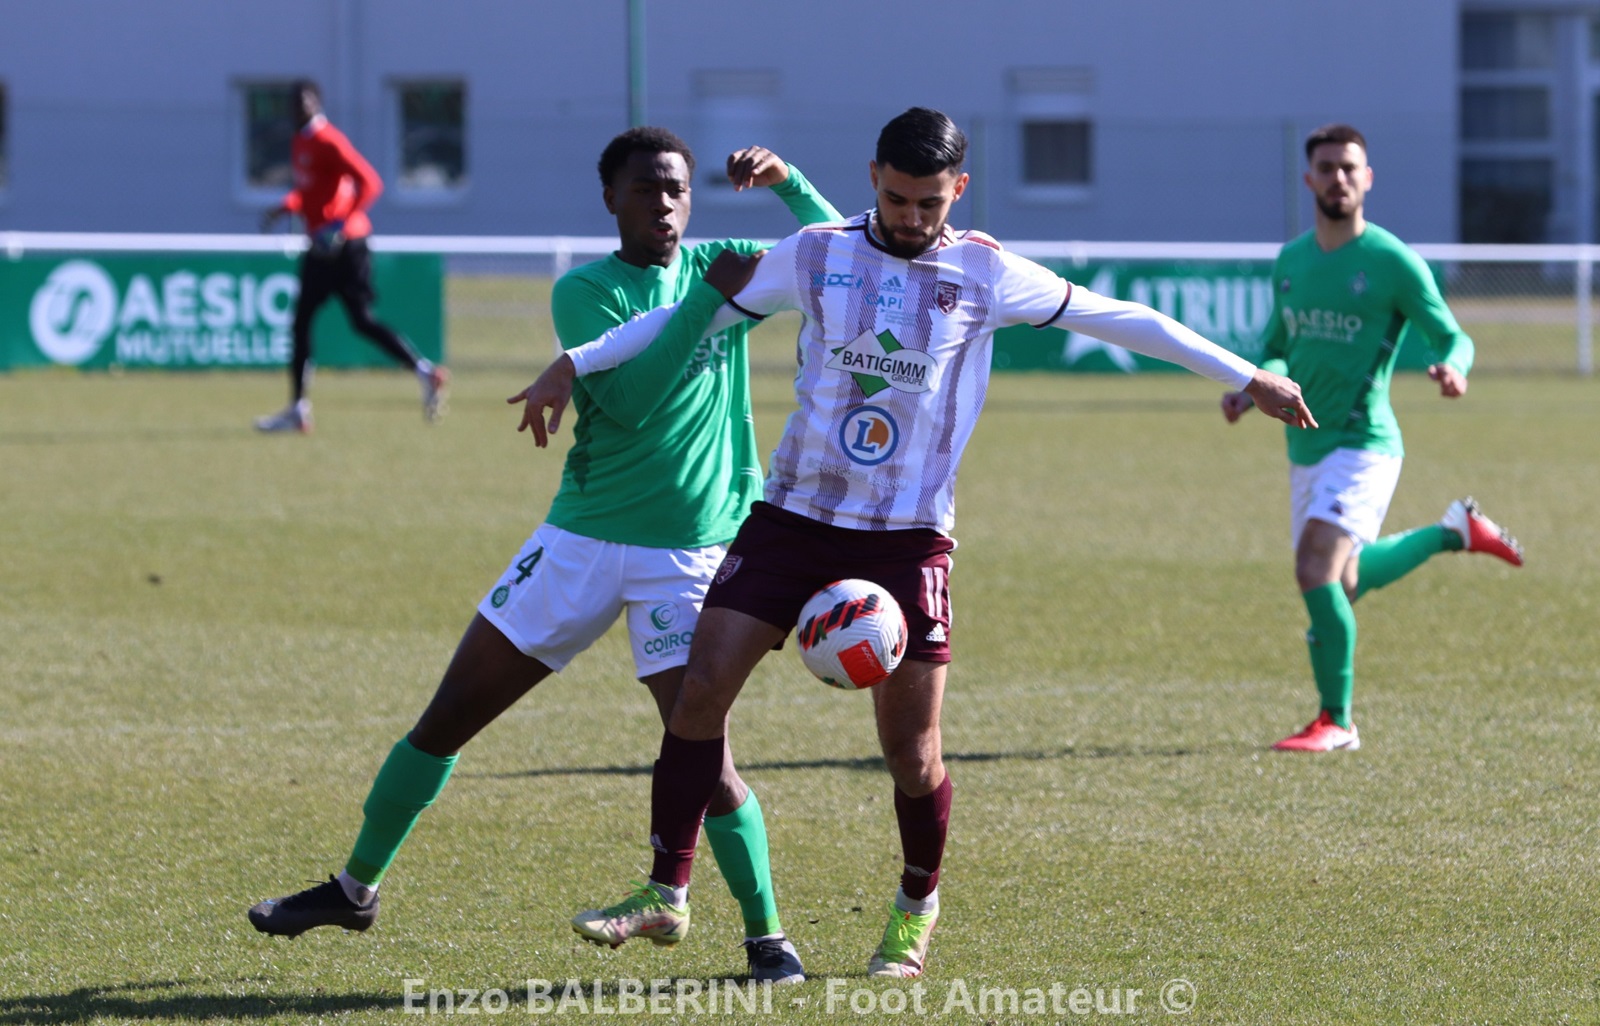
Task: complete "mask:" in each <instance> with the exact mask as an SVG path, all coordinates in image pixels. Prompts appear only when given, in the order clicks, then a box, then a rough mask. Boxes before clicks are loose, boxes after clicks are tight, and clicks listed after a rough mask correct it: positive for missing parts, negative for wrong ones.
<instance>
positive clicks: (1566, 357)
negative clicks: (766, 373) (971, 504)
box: [0, 231, 1600, 376]
mask: <svg viewBox="0 0 1600 1026" xmlns="http://www.w3.org/2000/svg"><path fill="white" fill-rule="evenodd" d="M691 241H692V240H691ZM304 244H305V243H304V240H303V239H302V238H301V237H299V236H296V235H190V234H121V233H97V232H4V231H0V259H5V258H11V259H15V258H17V257H19V256H21V255H22V254H24V253H42V252H76V253H97V252H98V253H137V252H149V253H171V252H210V253H216V252H231V253H240V252H255V253H262V252H266V253H284V254H287V255H291V256H292V255H295V254H297V253H298V252H299V251H300V250H301V249H302V248H303V247H304ZM372 248H373V249H374V250H378V251H385V252H391V253H402V252H403V253H438V254H440V255H442V256H444V257H445V258H446V259H447V261H448V264H447V266H448V267H449V269H450V271H451V273H454V274H469V275H470V274H485V273H490V274H496V273H497V274H520V275H529V276H535V275H544V276H549V277H559V276H560V275H562V274H564V273H565V272H566V271H567V270H568V269H570V268H571V267H572V266H573V265H574V264H575V263H583V262H586V261H588V260H592V259H595V258H597V257H600V256H602V255H604V254H606V253H609V252H611V251H612V250H613V249H615V248H616V239H615V238H614V237H612V236H559V235H552V236H540V235H530V236H493V235H472V236H468V235H381V234H380V235H376V236H374V237H373V239H372ZM1006 248H1008V249H1010V250H1012V251H1013V252H1016V253H1019V254H1021V255H1023V256H1027V257H1030V258H1032V259H1035V260H1040V261H1044V262H1047V263H1050V264H1051V265H1052V266H1057V267H1062V268H1064V269H1065V270H1066V273H1067V274H1068V276H1069V277H1070V276H1072V274H1071V270H1070V268H1072V267H1074V266H1076V267H1084V268H1090V267H1094V266H1100V265H1105V264H1119V265H1120V264H1131V265H1138V264H1158V265H1165V266H1168V267H1178V268H1181V267H1183V266H1185V265H1203V266H1204V267H1205V268H1207V269H1208V271H1209V270H1210V269H1214V268H1217V267H1219V266H1225V265H1228V264H1237V265H1241V266H1254V265H1258V264H1259V262H1262V261H1268V262H1270V261H1271V260H1272V259H1273V258H1274V257H1275V256H1276V255H1277V251H1278V244H1277V243H1254V242H1249V243H1205V242H1007V243H1006ZM1414 248H1415V249H1416V250H1417V252H1418V253H1420V254H1421V255H1422V256H1423V257H1424V258H1425V259H1427V260H1428V261H1430V262H1431V263H1433V264H1435V266H1437V267H1440V268H1441V269H1442V272H1443V276H1444V281H1445V291H1446V298H1447V299H1448V300H1449V302H1450V307H1451V309H1452V310H1454V311H1455V314H1456V317H1457V318H1458V319H1459V320H1460V321H1461V324H1462V327H1463V328H1464V329H1465V330H1466V331H1467V333H1468V334H1470V335H1472V336H1473V338H1474V340H1475V341H1476V342H1477V344H1478V353H1479V358H1478V365H1479V367H1481V368H1484V369H1492V370H1502V371H1526V372H1538V371H1558V372H1559V371H1565V372H1571V371H1573V370H1576V371H1577V373H1579V374H1582V375H1585V376H1587V375H1591V374H1593V373H1594V306H1595V280H1594V265H1595V261H1596V259H1597V258H1600V246H1570V245H1548V246H1546V245H1539V246H1522V245H1517V246H1511V245H1504V246H1502V245H1454V244H1437V243H1435V244H1421V245H1417V246H1415V247H1414Z"/></svg>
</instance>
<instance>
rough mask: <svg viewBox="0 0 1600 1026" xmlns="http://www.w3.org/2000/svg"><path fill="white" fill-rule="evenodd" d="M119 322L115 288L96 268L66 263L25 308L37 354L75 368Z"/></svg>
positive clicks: (52, 273)
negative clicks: (37, 348) (37, 350)
mask: <svg viewBox="0 0 1600 1026" xmlns="http://www.w3.org/2000/svg"><path fill="white" fill-rule="evenodd" d="M116 319H117V287H116V285H115V283H113V282H112V280H111V276H110V275H109V274H107V273H106V272H105V270H104V269H102V268H101V267H100V265H99V264H95V263H91V262H89V261H88V260H69V261H67V262H66V263H64V264H62V265H61V266H59V267H57V268H56V269H55V270H54V271H51V272H50V277H48V278H46V279H45V282H44V284H43V285H41V286H39V291H37V292H35V293H34V294H33V302H32V303H31V304H29V306H28V327H29V328H30V329H31V330H32V331H33V341H34V344H35V345H37V346H38V347H39V351H40V352H41V353H43V354H44V355H46V356H48V357H49V358H50V359H51V360H52V361H54V362H56V363H64V364H67V365H68V366H77V365H78V364H80V363H82V362H83V361H85V360H87V359H88V358H89V357H91V356H93V355H94V354H95V353H98V352H99V351H100V343H102V342H104V341H105V340H106V336H107V335H109V334H111V327H112V325H113V324H115V323H116Z"/></svg>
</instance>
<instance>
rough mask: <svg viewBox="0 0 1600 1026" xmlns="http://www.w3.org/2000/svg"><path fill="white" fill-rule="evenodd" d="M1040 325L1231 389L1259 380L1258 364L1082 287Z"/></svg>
mask: <svg viewBox="0 0 1600 1026" xmlns="http://www.w3.org/2000/svg"><path fill="white" fill-rule="evenodd" d="M1039 326H1040V327H1046V326H1049V327H1055V328H1066V329H1067V330H1068V331H1081V332H1082V333H1083V334H1085V335H1093V336H1094V337H1095V338H1098V339H1100V340H1102V341H1105V342H1110V343H1112V344H1113V345H1119V346H1121V347H1123V348H1124V349H1131V350H1133V351H1134V352H1136V353H1143V354H1144V355H1145V356H1153V357H1155V358H1156V359H1158V360H1166V361H1168V362H1170V363H1175V364H1177V365H1178V366H1180V367H1185V368H1187V369H1189V370H1192V371H1194V372H1195V373H1196V374H1199V375H1201V376H1202V377H1207V378H1210V379H1211V380H1212V381H1215V382H1218V383H1220V384H1223V385H1226V386H1227V387H1229V388H1233V389H1240V388H1243V387H1244V386H1246V385H1248V384H1249V383H1250V379H1251V378H1253V377H1254V376H1255V371H1256V365H1255V364H1253V363H1251V362H1250V361H1249V360H1246V359H1245V358H1244V357H1242V356H1238V355H1236V354H1234V353H1231V352H1229V351H1228V350H1226V349H1224V348H1222V347H1221V346H1219V345H1217V344H1216V343H1214V342H1211V341H1209V340H1207V339H1206V338H1204V337H1203V336H1201V335H1199V334H1198V333H1196V332H1194V331H1192V330H1190V329H1189V328H1186V327H1184V326H1183V325H1182V324H1180V323H1178V322H1177V321H1175V320H1173V319H1172V318H1171V317H1168V316H1167V315H1166V314H1164V313H1161V312H1159V311H1157V310H1152V309H1150V308H1149V307H1148V306H1144V305H1142V304H1139V303H1130V302H1127V301H1126V300H1121V299H1111V298H1109V297H1107V296H1101V295H1097V294H1096V293H1093V292H1090V291H1089V290H1088V289H1086V288H1084V287H1082V286H1081V285H1074V286H1072V291H1071V292H1070V293H1069V294H1068V295H1067V302H1066V305H1065V306H1064V307H1063V308H1062V310H1061V312H1060V314H1059V315H1057V316H1056V317H1055V318H1054V319H1053V320H1051V321H1049V322H1048V324H1047V325H1046V324H1041V325H1039Z"/></svg>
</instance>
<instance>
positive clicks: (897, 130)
mask: <svg viewBox="0 0 1600 1026" xmlns="http://www.w3.org/2000/svg"><path fill="white" fill-rule="evenodd" d="M966 159H967V137H966V136H965V135H963V134H962V132H961V129H959V128H957V127H956V123H955V122H954V121H951V120H950V119H949V118H948V117H947V116H945V115H944V114H943V113H941V112H940V111H936V110H932V109H930V108H928V107H912V108H911V109H910V110H908V111H906V112H905V113H904V114H901V115H900V116H899V117H897V118H895V119H894V120H893V121H891V122H889V123H888V124H887V125H884V126H883V131H881V132H879V133H878V155H877V161H878V166H879V167H882V166H883V165H884V164H890V165H893V167H894V169H895V170H896V171H901V172H903V173H905V174H908V175H910V176H911V177H913V178H927V177H928V176H930V175H937V174H941V173H943V172H945V171H950V170H955V171H960V170H961V165H962V164H963V163H965V162H966Z"/></svg>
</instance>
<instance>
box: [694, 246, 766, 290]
mask: <svg viewBox="0 0 1600 1026" xmlns="http://www.w3.org/2000/svg"><path fill="white" fill-rule="evenodd" d="M765 254H766V250H762V251H761V252H760V253H752V254H750V255H749V256H745V255H743V254H742V253H735V252H734V251H733V250H731V249H725V250H723V251H722V252H721V253H718V254H717V258H716V259H715V260H713V261H711V266H710V267H708V268H706V284H707V285H710V286H711V287H712V288H714V289H716V290H717V291H718V292H720V293H722V298H723V299H732V298H733V297H734V296H737V295H738V294H739V290H740V289H742V288H744V287H745V286H746V285H748V284H750V279H751V278H753V277H754V276H755V273H756V265H757V264H759V263H761V258H762V256H764V255H765Z"/></svg>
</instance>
